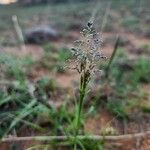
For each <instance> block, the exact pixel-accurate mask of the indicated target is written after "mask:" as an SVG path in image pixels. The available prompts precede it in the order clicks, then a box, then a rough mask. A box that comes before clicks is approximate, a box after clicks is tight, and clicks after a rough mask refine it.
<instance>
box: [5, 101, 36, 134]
mask: <svg viewBox="0 0 150 150" xmlns="http://www.w3.org/2000/svg"><path fill="white" fill-rule="evenodd" d="M36 102H37V101H36V100H33V101H31V102H30V103H29V104H28V105H27V106H26V107H25V108H24V109H22V110H21V111H20V112H19V114H18V115H17V116H16V117H15V118H14V120H13V121H12V123H11V124H10V126H9V128H8V129H7V131H6V132H5V134H4V135H7V134H8V133H9V132H10V131H11V129H12V128H14V127H15V126H16V125H17V123H18V122H20V120H22V119H23V118H25V117H26V116H28V115H29V114H31V113H32V112H34V111H35V109H36V107H35V108H33V106H35V104H36Z"/></svg>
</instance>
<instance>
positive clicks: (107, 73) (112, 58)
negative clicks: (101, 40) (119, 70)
mask: <svg viewBox="0 0 150 150" xmlns="http://www.w3.org/2000/svg"><path fill="white" fill-rule="evenodd" d="M118 46H119V36H118V37H117V40H116V42H115V46H114V50H113V53H112V55H111V57H110V60H109V62H108V65H107V68H106V78H108V75H109V70H110V66H111V64H112V62H113V60H114V58H115V55H116V52H117V49H118Z"/></svg>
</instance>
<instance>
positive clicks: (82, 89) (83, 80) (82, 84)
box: [74, 72, 87, 150]
mask: <svg viewBox="0 0 150 150" xmlns="http://www.w3.org/2000/svg"><path fill="white" fill-rule="evenodd" d="M86 86H87V82H86V74H85V72H84V74H83V76H81V79H80V98H79V103H78V108H77V116H76V128H75V144H74V150H76V149H77V144H76V136H77V135H78V133H79V128H80V125H81V113H82V107H83V101H84V97H85V91H86Z"/></svg>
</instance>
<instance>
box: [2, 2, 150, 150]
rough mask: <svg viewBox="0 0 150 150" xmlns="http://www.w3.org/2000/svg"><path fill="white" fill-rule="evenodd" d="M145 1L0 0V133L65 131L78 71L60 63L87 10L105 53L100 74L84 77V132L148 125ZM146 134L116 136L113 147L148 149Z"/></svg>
mask: <svg viewBox="0 0 150 150" xmlns="http://www.w3.org/2000/svg"><path fill="white" fill-rule="evenodd" d="M149 8H150V1H149V0H126V1H125V0H0V71H1V73H0V137H3V136H5V137H7V136H31V135H43V134H44V135H45V134H46V135H64V134H65V132H66V128H67V132H70V130H71V127H70V126H71V120H72V118H73V115H74V103H75V99H76V98H75V97H78V94H77V93H78V90H77V89H78V83H79V75H78V73H77V72H75V71H73V70H69V69H66V67H65V66H66V64H67V61H66V60H68V59H69V58H70V57H71V52H70V48H71V47H73V42H74V41H75V40H77V39H79V38H80V31H82V30H83V29H84V28H85V27H86V25H87V22H88V21H89V20H90V19H91V18H94V26H95V28H96V30H97V31H98V32H100V33H101V35H102V39H103V43H102V48H101V49H102V53H103V54H104V55H106V56H107V60H106V61H102V62H101V63H100V64H98V67H99V69H101V70H102V74H101V75H98V76H97V77H95V78H94V77H93V81H92V83H91V84H90V92H89V93H88V94H87V98H86V101H85V105H84V110H85V112H87V114H88V115H87V114H86V115H85V116H84V117H83V118H84V119H83V124H84V127H83V128H84V131H85V133H91V134H108V135H120V134H121V135H122V134H129V133H139V132H143V131H149V130H150V14H149V13H150V11H149ZM117 39H119V41H118V42H117V43H116V41H117ZM115 45H116V47H117V50H115ZM93 85H94V86H93ZM34 100H36V101H35V102H34ZM23 112H24V113H23ZM25 112H28V113H25ZM16 116H18V118H19V119H17V120H16V119H15V118H16ZM18 127H19V128H18ZM106 129H107V130H106ZM24 131H26V132H24ZM149 140H150V139H149V138H147V137H146V138H143V140H141V141H140V144H137V143H136V142H133V141H132V140H130V141H128V146H127V145H126V143H125V142H122V143H121V144H120V147H119V148H118V149H119V150H131V149H132V148H136V146H137V147H138V148H143V149H145V150H148V149H149V148H150V147H149V145H150V144H149ZM31 144H32V143H24V144H23V145H22V147H23V149H25V148H27V147H30V146H31ZM55 144H56V143H55ZM10 145H11V144H10ZM56 145H57V144H56ZM56 145H55V148H54V149H56V147H57V146H56ZM83 145H84V147H85V149H89V150H91V149H94V147H95V150H98V147H99V146H100V145H101V146H106V149H110V147H109V146H110V145H109V146H108V145H107V144H106V145H102V144H101V143H94V144H93V143H90V144H89V145H88V144H87V143H84V144H83ZM124 145H126V146H124ZM2 146H3V148H2V149H3V150H9V147H8V145H7V144H5V143H4V144H2ZM15 146H17V147H19V146H20V145H19V144H17V145H15ZM53 146H54V145H53ZM59 147H60V146H59ZM57 148H58V147H57Z"/></svg>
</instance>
